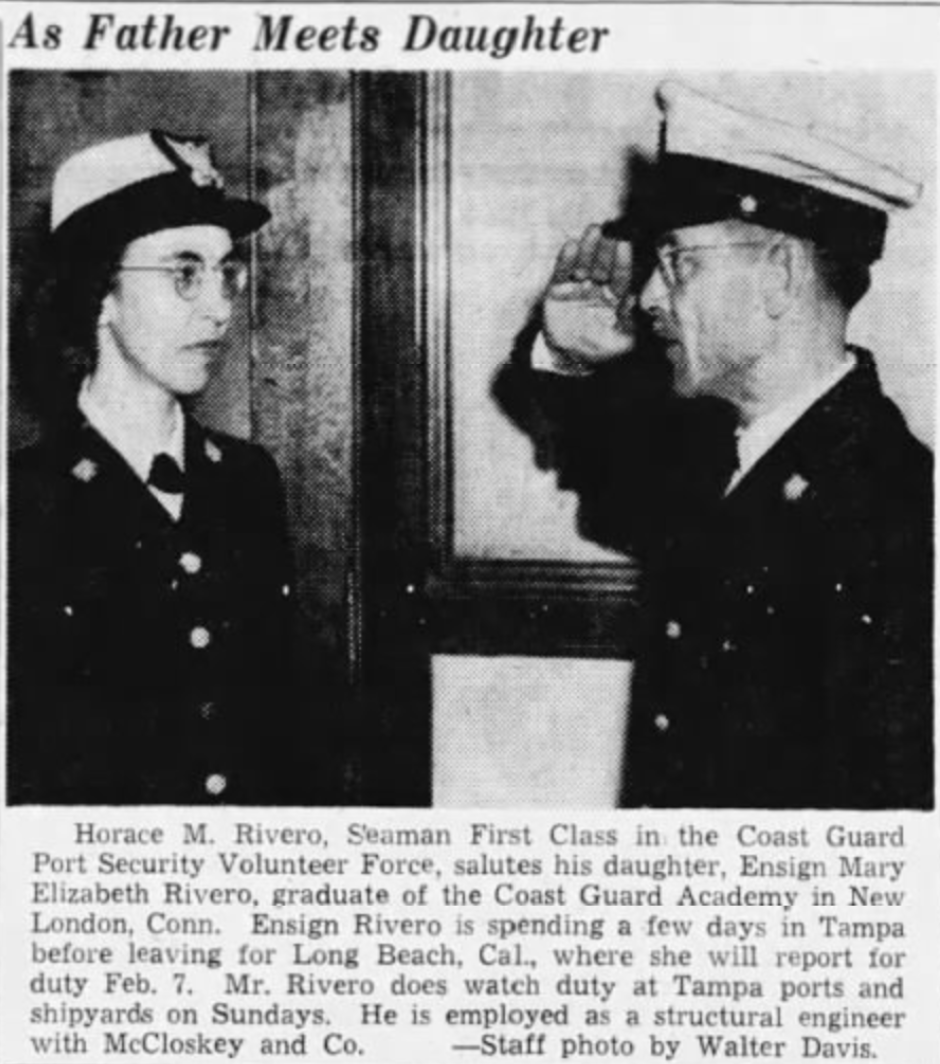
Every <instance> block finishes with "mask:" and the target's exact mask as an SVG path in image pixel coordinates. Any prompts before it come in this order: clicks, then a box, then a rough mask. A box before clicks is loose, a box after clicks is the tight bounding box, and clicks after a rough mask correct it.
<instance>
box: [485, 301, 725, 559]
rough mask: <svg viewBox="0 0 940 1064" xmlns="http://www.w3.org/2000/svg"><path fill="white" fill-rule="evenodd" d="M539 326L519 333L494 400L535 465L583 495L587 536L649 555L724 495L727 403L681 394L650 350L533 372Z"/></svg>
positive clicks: (583, 528) (498, 380)
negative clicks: (582, 367)
mask: <svg viewBox="0 0 940 1064" xmlns="http://www.w3.org/2000/svg"><path fill="white" fill-rule="evenodd" d="M538 328H539V326H538V322H537V321H533V322H532V323H530V324H529V325H528V326H527V327H526V328H525V329H524V330H523V331H522V332H521V333H520V335H519V337H518V340H517V343H516V345H515V347H514V350H513V353H512V357H511V358H510V360H509V362H508V363H507V364H506V365H504V366H503V367H502V369H501V370H500V372H499V374H498V375H497V377H496V379H495V381H494V387H493V392H494V397H495V399H496V401H497V403H498V404H499V406H500V408H501V409H502V410H503V412H504V413H505V414H506V415H507V417H509V418H510V420H511V421H512V422H513V423H514V424H515V425H516V426H517V427H518V428H519V429H520V430H521V431H522V432H524V433H526V435H527V436H528V437H529V439H530V440H531V442H532V445H533V457H534V461H535V464H536V466H537V467H538V468H540V469H551V470H554V471H555V472H556V474H557V476H558V486H559V488H561V489H563V490H564V489H569V490H574V491H576V492H577V494H578V497H579V503H580V510H579V527H580V531H581V532H582V534H584V535H585V536H586V537H587V538H589V539H592V540H594V541H596V542H598V543H600V544H602V545H603V546H607V547H612V548H614V549H616V550H621V551H634V550H636V549H639V551H640V552H642V551H643V550H644V549H645V548H646V547H647V546H648V545H655V544H657V543H659V542H661V541H662V539H663V537H664V536H668V535H670V534H671V532H672V531H673V530H674V529H675V528H676V527H679V526H681V524H682V523H683V522H685V521H686V520H688V515H689V514H690V513H693V512H694V511H695V509H696V508H697V507H698V506H701V505H705V504H711V503H712V502H713V501H714V499H715V498H716V497H719V496H720V494H721V492H722V490H723V488H724V485H725V484H726V483H727V481H728V479H729V477H730V475H731V471H732V469H733V463H734V460H735V459H734V436H733V420H732V416H731V415H732V412H731V411H730V410H729V409H726V408H724V407H723V406H722V405H721V404H717V403H713V402H711V401H683V400H677V399H676V398H675V397H674V396H673V394H672V392H671V371H670V368H669V366H668V363H667V362H666V361H665V359H664V358H663V356H662V355H661V354H660V353H659V352H658V351H657V350H655V349H653V348H651V347H650V348H647V349H644V348H642V347H641V348H640V349H638V350H637V351H634V352H632V353H631V354H629V355H627V356H624V357H623V358H622V359H618V360H616V361H614V362H611V363H608V364H606V365H604V366H602V367H599V368H598V369H597V370H596V371H595V372H594V373H593V374H590V375H588V376H569V375H563V374H558V373H552V372H544V371H541V370H537V369H533V368H532V365H531V350H532V346H533V343H534V341H535V338H536V337H537V335H538Z"/></svg>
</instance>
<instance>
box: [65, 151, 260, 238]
mask: <svg viewBox="0 0 940 1064" xmlns="http://www.w3.org/2000/svg"><path fill="white" fill-rule="evenodd" d="M269 217H270V214H269V212H268V210H267V208H266V207H264V206H262V205H261V204H260V203H255V202H252V201H251V200H244V199H235V198H231V197H228V196H226V195H225V192H224V189H223V181H222V177H221V175H220V174H219V172H218V170H216V168H215V166H214V165H213V163H212V157H211V153H210V149H209V145H208V142H207V141H206V140H205V139H204V138H192V137H182V136H175V135H171V134H168V133H164V132H161V131H159V130H152V131H151V132H149V133H141V134H136V135H134V136H130V137H121V138H119V139H117V140H109V141H105V142H104V143H101V144H95V145H92V146H91V147H89V148H85V149H84V150H83V151H80V152H78V153H77V154H75V155H73V156H71V157H70V158H68V159H67V160H66V161H65V162H64V163H63V164H62V165H61V166H60V167H59V169H58V171H57V172H56V175H55V179H54V181H53V186H52V209H51V229H52V238H53V242H54V246H56V248H57V250H58V251H59V252H60V253H62V254H68V255H78V256H80V255H88V254H90V253H92V252H93V251H94V250H95V248H96V247H99V246H101V247H103V248H107V249H120V248H121V247H123V246H125V245H126V244H128V243H129V242H130V241H131V240H134V239H136V238H137V237H140V236H144V235H146V234H147V233H153V232H158V231H159V230H161V229H173V228H178V227H180V226H184V225H200V224H206V225H219V226H221V227H222V228H224V229H228V230H229V231H230V232H231V233H232V235H233V236H234V237H239V236H243V235H245V234H246V233H249V232H252V231H253V230H255V229H257V228H258V227H259V226H261V225H263V224H264V223H265V222H266V221H267V220H268V218H269Z"/></svg>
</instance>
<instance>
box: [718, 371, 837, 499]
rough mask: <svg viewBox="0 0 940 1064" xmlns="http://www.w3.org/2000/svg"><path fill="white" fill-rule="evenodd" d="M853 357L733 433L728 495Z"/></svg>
mask: <svg viewBox="0 0 940 1064" xmlns="http://www.w3.org/2000/svg"><path fill="white" fill-rule="evenodd" d="M856 361H857V360H856V358H855V356H854V355H849V356H848V357H847V358H846V359H845V361H844V362H840V363H839V365H838V366H836V367H835V368H834V369H833V370H832V371H831V372H830V373H827V374H826V376H825V377H822V378H821V379H819V380H817V381H814V382H813V384H812V386H811V387H809V388H806V389H805V390H804V391H802V392H800V393H799V394H797V395H795V396H794V397H793V398H792V399H788V400H787V401H786V402H785V403H781V405H780V406H778V407H775V408H774V409H773V410H771V411H770V413H768V414H763V415H762V416H761V417H758V418H755V419H754V420H753V421H752V422H751V423H750V424H749V425H747V426H746V427H744V428H741V429H739V430H738V432H737V444H738V469H737V472H736V473H735V474H734V476H733V477H732V478H731V480H730V481H729V483H728V487H727V489H726V490H725V494H726V495H728V494H730V493H731V492H732V491H734V489H735V488H736V487H737V486H738V484H739V483H740V482H741V481H742V480H743V479H744V477H746V476H747V474H748V473H749V472H750V471H751V470H752V469H753V468H754V466H755V465H757V463H758V462H759V461H760V459H761V458H763V457H764V455H765V454H766V453H767V452H768V451H769V450H770V449H771V447H773V445H774V444H775V443H776V442H777V441H778V440H779V439H780V438H781V437H782V436H784V435H785V434H786V433H787V432H788V431H789V430H790V429H791V428H792V427H793V426H794V425H795V424H796V423H797V421H799V419H800V418H801V417H802V416H803V415H804V414H805V413H806V411H807V410H809V408H810V407H811V406H812V405H813V404H814V403H815V402H817V400H819V399H821V398H822V397H823V396H824V395H825V394H826V392H828V391H831V390H832V389H833V388H834V387H835V386H836V385H837V384H838V383H839V381H841V380H842V378H843V377H845V376H846V375H847V374H848V373H849V372H850V371H851V370H853V369H854V368H855V366H856Z"/></svg>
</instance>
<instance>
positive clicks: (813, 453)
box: [723, 351, 883, 519]
mask: <svg viewBox="0 0 940 1064" xmlns="http://www.w3.org/2000/svg"><path fill="white" fill-rule="evenodd" d="M855 354H856V357H857V358H858V365H857V366H856V368H855V369H853V370H852V371H851V372H850V373H848V374H847V375H846V376H845V377H843V379H842V380H841V381H839V383H838V384H836V385H835V387H834V388H832V389H831V390H830V391H828V392H827V393H826V394H825V395H823V396H821V397H820V399H818V400H817V401H816V402H815V403H814V404H813V405H812V406H811V407H810V408H809V409H808V410H807V411H806V412H805V413H804V414H803V416H802V417H801V418H800V419H799V420H798V421H797V422H796V423H795V424H794V425H792V426H791V427H790V428H789V429H788V430H787V432H785V433H784V435H783V436H781V438H780V439H779V440H778V441H777V442H776V443H775V444H774V445H773V446H772V447H771V448H770V450H768V451H767V453H766V454H764V455H763V456H762V457H761V458H760V460H759V461H758V462H757V464H756V465H755V466H754V468H753V469H752V470H751V471H750V472H749V473H748V474H747V476H745V477H744V478H743V480H741V482H740V484H738V486H737V487H736V488H735V489H734V491H732V492H731V493H730V494H729V495H728V496H727V498H726V499H725V504H724V507H723V510H724V513H725V516H726V517H728V518H732V519H736V518H737V517H739V516H740V514H741V513H742V512H743V511H749V510H754V509H756V508H761V507H769V510H770V512H773V511H774V510H777V509H778V508H779V507H780V506H782V507H783V508H784V509H786V510H787V511H793V510H796V509H797V508H798V507H799V506H800V504H802V503H804V502H806V501H807V500H809V499H810V498H812V497H814V496H815V495H817V494H818V492H819V490H820V489H821V488H822V487H824V486H825V484H826V483H827V482H830V481H831V480H832V479H833V477H835V476H841V475H842V474H844V473H845V472H846V471H851V470H852V468H853V466H854V464H855V459H854V458H853V455H855V454H857V451H858V447H859V444H860V443H861V441H862V440H864V439H865V438H866V437H867V436H868V435H869V434H870V432H871V426H872V417H873V412H874V410H875V408H876V407H877V405H878V403H879V402H881V401H882V400H883V396H882V393H881V388H880V385H879V383H878V377H877V373H876V372H875V368H874V364H873V362H872V360H871V356H870V355H868V353H867V352H865V351H856V352H855Z"/></svg>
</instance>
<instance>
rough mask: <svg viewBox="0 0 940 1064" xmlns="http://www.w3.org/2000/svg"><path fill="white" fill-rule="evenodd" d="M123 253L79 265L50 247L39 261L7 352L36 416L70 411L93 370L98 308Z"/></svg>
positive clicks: (116, 251)
mask: <svg viewBox="0 0 940 1064" xmlns="http://www.w3.org/2000/svg"><path fill="white" fill-rule="evenodd" d="M123 253H124V248H123V247H120V248H114V249H109V250H106V251H104V252H100V253H96V254H94V255H90V256H89V257H88V258H83V259H81V260H78V259H75V258H65V257H63V256H61V255H58V254H57V253H56V249H55V247H54V245H53V244H52V243H51V242H50V243H49V244H48V245H47V246H46V248H45V249H44V250H43V252H42V253H41V254H40V255H39V256H37V259H36V261H35V264H34V266H33V269H32V271H31V276H30V277H28V278H27V279H26V281H25V284H24V291H23V299H22V302H21V311H20V313H19V314H18V315H17V316H16V320H15V321H14V322H13V335H12V337H11V351H12V352H13V354H14V359H15V369H16V373H17V378H18V381H19V384H20V387H21V390H22V393H23V397H24V398H25V399H26V400H27V402H28V403H29V405H30V406H31V407H33V408H34V410H35V411H36V412H37V413H39V414H40V415H55V414H57V413H59V412H60V411H61V410H63V409H68V408H69V407H70V406H71V405H72V404H73V403H74V397H75V392H76V389H77V388H78V385H79V384H80V383H81V380H82V378H83V377H85V376H86V375H87V374H88V373H89V372H91V370H93V369H94V367H95V362H96V359H97V331H98V319H99V316H100V313H101V304H102V302H103V300H104V298H105V296H106V295H107V294H108V292H110V291H111V289H112V287H113V285H114V280H115V277H116V272H117V267H118V265H119V263H120V261H121V257H122V256H123Z"/></svg>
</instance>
